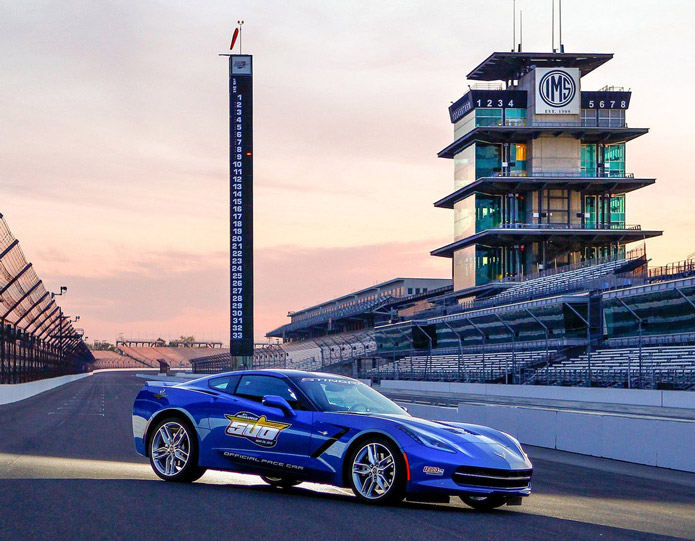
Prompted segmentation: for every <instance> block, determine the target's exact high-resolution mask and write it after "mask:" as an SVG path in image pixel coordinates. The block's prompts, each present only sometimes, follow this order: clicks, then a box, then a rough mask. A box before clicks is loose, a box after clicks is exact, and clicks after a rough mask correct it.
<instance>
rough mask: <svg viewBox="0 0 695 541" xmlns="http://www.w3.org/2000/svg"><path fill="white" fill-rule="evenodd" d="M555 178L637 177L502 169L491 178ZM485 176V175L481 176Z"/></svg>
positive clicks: (595, 172)
mask: <svg viewBox="0 0 695 541" xmlns="http://www.w3.org/2000/svg"><path fill="white" fill-rule="evenodd" d="M507 177H509V178H516V177H525V178H554V179H565V178H615V179H620V178H635V174H634V173H625V172H616V171H606V170H604V171H602V172H601V174H599V172H598V171H530V172H529V171H524V170H512V171H504V172H503V171H500V172H495V173H494V174H493V175H492V177H491V178H507ZM481 178H485V177H481Z"/></svg>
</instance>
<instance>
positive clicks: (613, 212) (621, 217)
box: [584, 194, 625, 229]
mask: <svg viewBox="0 0 695 541" xmlns="http://www.w3.org/2000/svg"><path fill="white" fill-rule="evenodd" d="M584 211H585V226H586V227H588V228H606V227H611V228H613V229H623V228H624V227H625V194H621V195H614V196H612V197H610V198H609V197H604V196H602V195H587V196H586V197H585V198H584Z"/></svg>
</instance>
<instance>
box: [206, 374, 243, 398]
mask: <svg viewBox="0 0 695 541" xmlns="http://www.w3.org/2000/svg"><path fill="white" fill-rule="evenodd" d="M239 377H240V376H222V377H220V378H213V379H211V380H210V381H209V382H208V386H209V387H210V388H211V389H215V390H216V391H221V392H223V393H229V394H234V391H235V390H236V386H237V383H239Z"/></svg>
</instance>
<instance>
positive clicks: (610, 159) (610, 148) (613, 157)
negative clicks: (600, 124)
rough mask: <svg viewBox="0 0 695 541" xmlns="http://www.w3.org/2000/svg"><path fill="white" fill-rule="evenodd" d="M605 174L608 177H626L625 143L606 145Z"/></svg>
mask: <svg viewBox="0 0 695 541" xmlns="http://www.w3.org/2000/svg"><path fill="white" fill-rule="evenodd" d="M603 161H604V172H605V175H606V176H608V177H624V176H625V143H617V144H615V145H606V146H605V147H604V149H603Z"/></svg>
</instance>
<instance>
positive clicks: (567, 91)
mask: <svg viewBox="0 0 695 541" xmlns="http://www.w3.org/2000/svg"><path fill="white" fill-rule="evenodd" d="M535 71H536V81H535V88H536V111H535V112H536V114H537V115H578V114H579V105H580V91H579V68H536V70H535Z"/></svg>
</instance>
